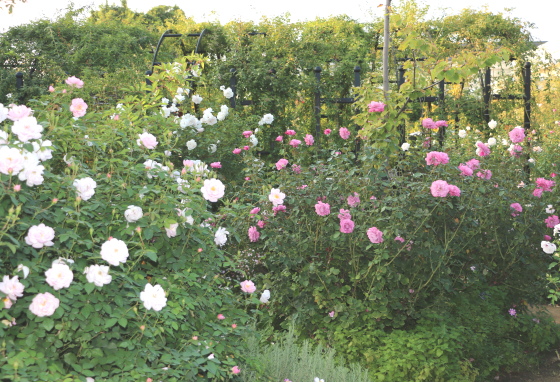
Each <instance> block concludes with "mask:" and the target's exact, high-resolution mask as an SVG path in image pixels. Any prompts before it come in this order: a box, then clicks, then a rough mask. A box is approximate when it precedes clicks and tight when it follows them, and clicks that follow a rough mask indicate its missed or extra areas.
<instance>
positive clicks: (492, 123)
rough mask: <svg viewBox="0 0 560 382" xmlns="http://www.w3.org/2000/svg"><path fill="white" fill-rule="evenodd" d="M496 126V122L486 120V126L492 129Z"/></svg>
mask: <svg viewBox="0 0 560 382" xmlns="http://www.w3.org/2000/svg"><path fill="white" fill-rule="evenodd" d="M496 126H498V122H496V121H494V120H491V121H490V122H488V127H489V128H491V129H492V130H494V129H495V128H496Z"/></svg>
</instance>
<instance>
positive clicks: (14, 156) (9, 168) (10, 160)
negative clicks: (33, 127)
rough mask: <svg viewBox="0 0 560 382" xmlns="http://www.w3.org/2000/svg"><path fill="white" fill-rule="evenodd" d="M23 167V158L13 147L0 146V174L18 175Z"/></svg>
mask: <svg viewBox="0 0 560 382" xmlns="http://www.w3.org/2000/svg"><path fill="white" fill-rule="evenodd" d="M24 165H25V158H24V157H23V155H22V154H21V152H20V151H19V150H18V149H16V148H15V147H8V146H0V173H2V174H6V175H18V174H19V173H20V171H21V170H23V166H24Z"/></svg>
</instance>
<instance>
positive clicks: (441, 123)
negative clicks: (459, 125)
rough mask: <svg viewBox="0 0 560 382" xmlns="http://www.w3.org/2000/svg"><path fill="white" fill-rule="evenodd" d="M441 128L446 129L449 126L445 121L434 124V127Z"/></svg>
mask: <svg viewBox="0 0 560 382" xmlns="http://www.w3.org/2000/svg"><path fill="white" fill-rule="evenodd" d="M442 126H445V127H447V126H449V125H448V124H447V121H437V122H436V127H442Z"/></svg>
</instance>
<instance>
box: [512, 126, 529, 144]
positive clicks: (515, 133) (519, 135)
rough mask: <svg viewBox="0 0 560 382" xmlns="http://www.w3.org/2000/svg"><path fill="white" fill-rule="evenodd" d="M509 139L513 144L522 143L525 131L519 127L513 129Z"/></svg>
mask: <svg viewBox="0 0 560 382" xmlns="http://www.w3.org/2000/svg"><path fill="white" fill-rule="evenodd" d="M509 139H510V140H511V141H512V142H513V143H520V142H523V140H524V139H525V129H524V128H522V127H520V126H517V127H515V128H513V130H511V131H510V132H509Z"/></svg>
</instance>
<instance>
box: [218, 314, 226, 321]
mask: <svg viewBox="0 0 560 382" xmlns="http://www.w3.org/2000/svg"><path fill="white" fill-rule="evenodd" d="M216 317H217V318H218V320H225V319H226V317H225V316H224V315H223V314H221V313H220V314H218V315H217V316H216Z"/></svg>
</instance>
